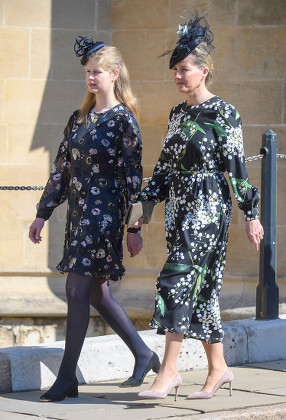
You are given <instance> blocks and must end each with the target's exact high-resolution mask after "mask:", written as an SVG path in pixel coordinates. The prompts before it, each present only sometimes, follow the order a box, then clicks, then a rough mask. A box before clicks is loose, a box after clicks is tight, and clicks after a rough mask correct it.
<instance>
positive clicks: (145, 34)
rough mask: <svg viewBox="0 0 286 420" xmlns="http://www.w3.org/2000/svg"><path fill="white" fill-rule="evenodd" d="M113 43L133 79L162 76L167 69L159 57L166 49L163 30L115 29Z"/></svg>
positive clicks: (150, 78) (153, 78) (149, 78)
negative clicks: (120, 53)
mask: <svg viewBox="0 0 286 420" xmlns="http://www.w3.org/2000/svg"><path fill="white" fill-rule="evenodd" d="M112 45H114V46H115V47H118V48H119V49H120V51H121V52H122V55H123V58H124V61H125V64H126V66H127V68H128V70H129V72H130V77H131V79H132V80H144V81H145V80H157V79H160V78H161V76H162V73H163V72H164V70H165V69H164V62H163V60H160V59H157V57H158V56H159V55H160V54H162V52H163V51H164V49H165V34H164V32H163V31H161V30H158V29H143V30H140V31H127V30H124V31H113V33H112ZM142 57H144V60H142ZM139 99H140V97H139Z"/></svg>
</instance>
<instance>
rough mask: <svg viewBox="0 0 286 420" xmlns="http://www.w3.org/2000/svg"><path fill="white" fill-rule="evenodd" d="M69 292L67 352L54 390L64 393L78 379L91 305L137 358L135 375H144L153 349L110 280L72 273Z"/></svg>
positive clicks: (138, 376) (67, 289)
mask: <svg viewBox="0 0 286 420" xmlns="http://www.w3.org/2000/svg"><path fill="white" fill-rule="evenodd" d="M66 294H67V300H68V313H67V328H66V342H65V351H64V356H63V359H62V363H61V366H60V369H59V373H58V377H57V380H56V382H55V383H54V385H53V387H52V392H53V393H57V392H59V393H60V392H62V391H63V389H65V388H67V387H68V386H69V385H70V384H71V383H72V382H73V381H74V378H75V374H76V365H77V362H78V359H79V356H80V352H81V349H82V346H83V342H84V339H85V335H86V331H87V327H88V323H89V317H90V305H92V306H93V307H94V308H95V309H96V310H97V311H98V313H99V314H100V316H101V317H102V318H103V319H104V320H105V321H106V322H107V324H108V325H109V326H110V327H111V328H112V329H113V330H114V331H115V332H116V333H117V334H118V335H119V337H120V338H121V339H122V340H123V341H124V343H125V344H126V345H127V346H128V347H129V349H130V350H131V352H132V353H133V355H134V357H135V367H134V371H133V376H135V377H136V378H140V377H141V376H142V373H143V371H144V368H145V367H146V365H147V363H148V362H149V360H150V359H151V357H152V351H151V350H150V349H149V348H148V347H147V346H146V344H145V343H144V341H143V340H142V338H141V337H140V336H139V334H138V333H137V331H136V329H135V328H134V326H133V324H132V323H131V321H130V319H129V318H128V315H127V313H126V312H125V310H124V309H123V307H122V306H121V305H120V304H119V303H118V302H117V301H116V300H115V299H114V298H113V296H112V295H111V292H110V287H109V284H108V282H107V281H104V282H100V281H99V280H95V279H93V278H92V277H84V276H82V275H79V274H75V273H69V274H68V276H67V282H66Z"/></svg>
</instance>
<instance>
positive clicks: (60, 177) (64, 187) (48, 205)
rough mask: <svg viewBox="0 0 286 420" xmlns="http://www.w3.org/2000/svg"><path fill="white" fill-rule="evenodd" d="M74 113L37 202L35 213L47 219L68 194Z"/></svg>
mask: <svg viewBox="0 0 286 420" xmlns="http://www.w3.org/2000/svg"><path fill="white" fill-rule="evenodd" d="M74 118H75V114H73V115H72V116H71V117H70V119H69V122H68V124H67V126H66V128H65V130H64V136H63V139H62V141H61V144H60V147H59V150H58V153H57V156H56V159H55V161H54V164H53V166H52V169H51V173H50V177H49V180H48V182H47V184H46V187H45V189H44V192H43V194H42V197H41V199H40V201H39V203H38V204H37V215H36V217H40V218H42V219H44V220H48V219H49V218H50V216H51V215H52V212H53V210H54V209H55V208H56V207H58V206H59V205H60V204H62V203H63V202H64V201H65V200H66V199H67V196H68V188H69V180H70V170H69V167H70V155H69V150H68V144H69V137H70V134H71V131H72V127H73V122H74Z"/></svg>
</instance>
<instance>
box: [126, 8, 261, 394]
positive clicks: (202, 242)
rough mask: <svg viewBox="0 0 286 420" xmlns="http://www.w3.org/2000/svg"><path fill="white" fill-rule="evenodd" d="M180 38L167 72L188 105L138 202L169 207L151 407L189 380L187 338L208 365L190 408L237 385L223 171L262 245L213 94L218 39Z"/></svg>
mask: <svg viewBox="0 0 286 420" xmlns="http://www.w3.org/2000/svg"><path fill="white" fill-rule="evenodd" d="M179 29H180V30H179V32H178V33H179V35H180V38H179V40H178V42H177V45H176V47H175V49H174V50H173V51H172V55H171V58H170V64H169V67H170V69H172V71H173V74H174V82H175V85H176V87H177V89H178V91H179V92H180V93H182V94H183V95H185V96H186V101H185V102H182V103H180V104H178V105H177V106H175V107H174V108H173V109H172V110H171V114H170V118H169V124H168V133H167V137H166V139H165V143H164V148H163V150H162V153H161V155H160V158H159V161H158V163H157V165H156V166H155V169H154V173H153V176H152V178H151V180H150V182H149V184H148V186H147V187H146V188H145V189H144V190H143V192H142V193H141V197H140V201H148V200H149V201H150V200H153V201H154V202H156V203H157V202H160V201H163V200H166V207H165V225H166V240H167V251H168V259H167V261H166V264H165V265H164V267H163V269H162V271H161V273H160V275H159V277H158V280H157V284H156V304H155V313H154V316H153V319H152V321H151V326H152V327H153V328H156V329H157V332H158V333H161V334H165V335H166V347H165V355H164V359H163V362H162V365H161V368H160V371H159V374H158V376H157V378H156V379H155V382H154V383H153V385H152V387H151V389H150V390H148V391H145V392H140V394H139V396H141V397H144V398H165V397H166V396H167V394H168V393H169V392H170V390H171V389H172V388H175V390H176V395H177V391H178V387H179V386H180V385H181V383H182V380H181V377H180V375H179V374H178V372H177V367H176V362H177V358H178V355H179V351H180V348H181V343H182V340H183V338H184V337H191V338H195V339H198V340H201V341H202V344H203V346H204V350H205V352H206V356H207V360H208V376H207V378H206V382H205V385H204V387H203V388H202V390H201V391H200V392H197V393H195V394H191V395H189V396H188V398H191V399H192V398H211V397H212V396H213V395H214V393H215V392H216V390H217V389H218V388H219V387H220V386H221V385H222V384H224V383H226V382H229V383H230V384H231V382H232V379H233V374H232V372H231V370H230V369H229V368H228V367H227V365H226V362H225V359H224V356H223V348H222V344H221V341H222V339H223V329H222V323H221V318H220V311H219V293H220V290H221V286H222V277H223V271H224V266H225V258H226V247H227V242H228V230H229V224H230V221H231V216H232V203H231V196H230V192H229V188H228V184H227V182H226V179H225V177H224V172H225V171H227V172H228V176H229V179H230V182H231V185H232V188H233V191H234V194H235V197H236V199H237V201H238V206H239V208H240V209H241V210H242V211H243V212H244V215H245V220H246V231H247V236H248V238H249V240H250V242H253V243H254V245H255V247H256V249H258V245H259V242H260V240H261V238H262V237H263V228H262V226H261V224H260V222H259V220H258V208H257V206H258V201H259V194H258V191H257V189H256V188H254V187H253V186H251V185H250V183H249V180H248V173H247V170H246V167H245V158H244V152H243V141H242V128H241V118H240V116H239V114H238V112H237V110H236V109H235V108H234V107H233V106H232V105H229V104H227V103H226V102H225V101H224V100H223V99H221V98H219V97H218V96H215V95H214V94H213V93H212V92H210V90H209V89H208V83H209V82H210V80H211V78H212V73H213V63H212V57H211V51H212V48H213V47H212V44H211V42H212V39H213V35H212V33H211V31H210V29H209V26H208V23H207V21H206V19H205V18H204V17H203V18H199V17H198V16H197V15H196V16H195V17H194V19H191V20H190V21H189V22H188V23H186V24H184V25H180V26H179ZM140 223H141V221H139V222H137V223H135V225H134V226H136V227H138V226H140Z"/></svg>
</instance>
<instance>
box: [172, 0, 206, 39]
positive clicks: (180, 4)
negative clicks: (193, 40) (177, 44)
mask: <svg viewBox="0 0 286 420" xmlns="http://www.w3.org/2000/svg"><path fill="white" fill-rule="evenodd" d="M194 10H197V11H198V13H199V16H202V15H204V14H205V13H206V12H207V11H208V10H210V6H209V2H208V1H207V0H192V2H191V4H190V1H189V0H171V1H170V6H169V25H168V26H169V28H170V27H171V28H174V29H177V28H178V24H179V23H181V24H183V23H185V22H187V21H189V19H190V13H189V12H193V11H194ZM175 35H176V32H174V36H175ZM174 38H175V40H177V35H176V36H175V37H174Z"/></svg>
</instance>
